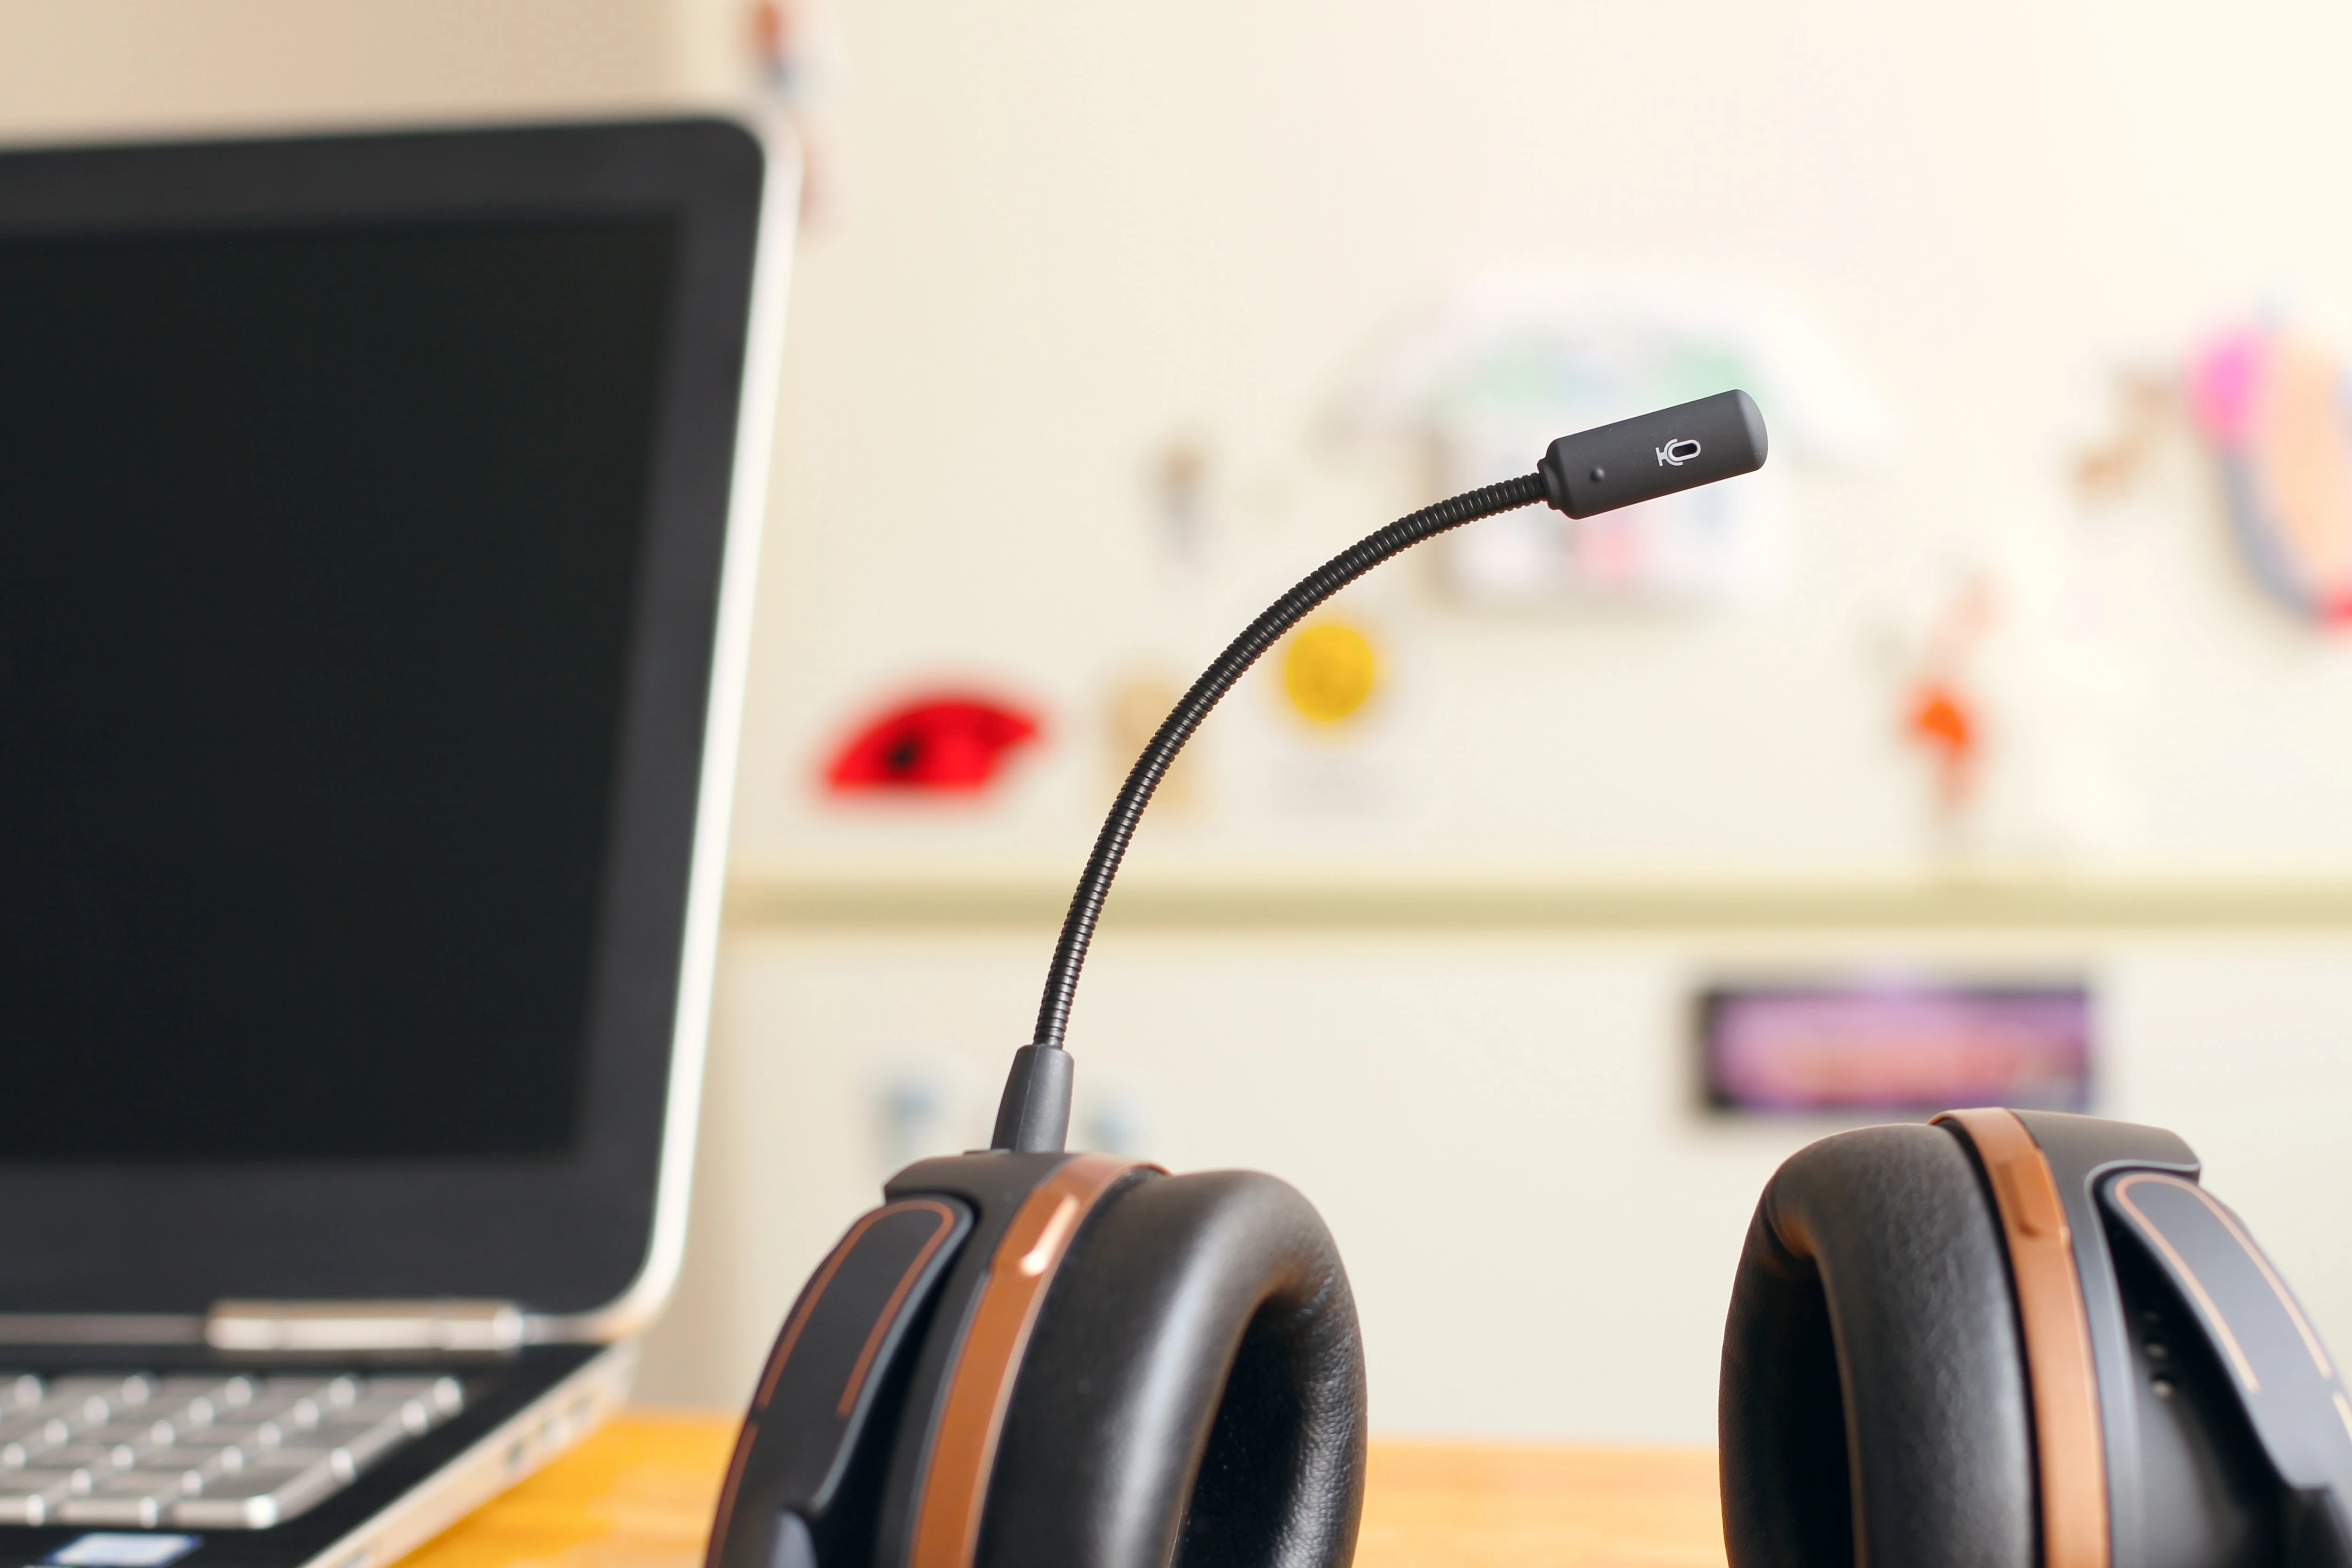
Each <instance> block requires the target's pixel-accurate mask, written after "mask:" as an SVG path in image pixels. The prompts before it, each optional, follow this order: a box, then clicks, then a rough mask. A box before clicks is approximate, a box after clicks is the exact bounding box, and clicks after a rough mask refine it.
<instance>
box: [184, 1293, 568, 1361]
mask: <svg viewBox="0 0 2352 1568" xmlns="http://www.w3.org/2000/svg"><path fill="white" fill-rule="evenodd" d="M522 1340H523V1315H522V1310H521V1309H520V1307H517V1306H516V1305H515V1304H514V1303H513V1302H512V1301H216V1302H215V1303H214V1304H213V1310H212V1311H211V1312H208V1313H206V1314H205V1343H206V1344H209V1345H211V1346H212V1347H213V1348H214V1349H215V1350H221V1351H236V1352H243V1353H246V1354H302V1353H304V1352H313V1353H331V1352H346V1353H353V1354H361V1353H367V1352H415V1353H419V1354H457V1355H467V1354H473V1355H479V1354H498V1353H499V1352H503V1351H510V1350H513V1349H515V1348H516V1347H517V1346H519V1345H520V1344H521V1343H522Z"/></svg>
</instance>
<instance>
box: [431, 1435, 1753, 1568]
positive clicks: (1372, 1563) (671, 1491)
mask: <svg viewBox="0 0 2352 1568" xmlns="http://www.w3.org/2000/svg"><path fill="white" fill-rule="evenodd" d="M734 1436H735V1424H734V1421H733V1420H732V1419H731V1418H730V1417H727V1416H702V1415H693V1416H656V1415H635V1416H628V1417H626V1418H625V1419H622V1420H618V1421H615V1422H614V1423H613V1424H612V1425H610V1426H608V1427H605V1428H604V1430H602V1431H600V1432H598V1433H597V1434H596V1435H595V1436H594V1437H591V1438H589V1439H588V1441H587V1442H586V1443H584V1444H583V1445H582V1446H581V1447H580V1448H578V1449H577V1450H576V1451H574V1452H573V1453H572V1454H571V1455H569V1456H567V1457H566V1458H563V1459H562V1460H559V1461H558V1462H557V1463H555V1464H554V1465H551V1466H550V1467H549V1468H548V1469H546V1470H544V1471H542V1472H541V1473H540V1474H539V1475H537V1476H535V1477H533V1478H532V1479H530V1480H528V1481H525V1482H524V1483H523V1484H522V1485H521V1486H520V1487H518V1488H516V1489H515V1490H513V1491H510V1492H509V1493H507V1494H506V1496H504V1497H502V1498H500V1499H499V1500H498V1501H496V1502H494V1503H492V1504H490V1506H489V1507H488V1508H486V1509H483V1510H482V1511H480V1512H478V1513H477V1514H475V1515H474V1516H473V1517H471V1518H470V1519H467V1521H465V1522H463V1523H462V1524H459V1525H458V1526H457V1528H455V1529H453V1530H451V1531H449V1532H448V1533H447V1534H446V1535H443V1536H442V1537H441V1538H440V1539H439V1540H437V1541H436V1542H433V1543H432V1544H431V1545H429V1546H426V1547H425V1549H424V1550H422V1551H421V1552H416V1553H415V1555H414V1556H412V1557H410V1558H409V1559H408V1562H407V1563H406V1565H405V1568H510V1565H512V1564H518V1563H529V1564H530V1565H531V1568H696V1565H697V1564H698V1563H700V1562H701V1560H702V1546H703V1540H704V1537H705V1535H706V1534H707V1533H708V1532H709V1528H710V1510H711V1506H712V1504H713V1502H714V1500H716V1498H717V1497H718V1493H719V1471H720V1470H721V1469H723V1468H724V1467H725V1465H726V1462H727V1452H728V1447H729V1445H730V1443H731V1442H732V1441H733V1439H734ZM1356 1562H1357V1563H1358V1565H1359V1568H1407V1565H1408V1564H1410V1565H1412V1568H1721V1564H1722V1563H1723V1537H1722V1531H1721V1530H1720V1528H1719V1526H1718V1524H1717V1511H1716V1491H1715V1455H1714V1453H1713V1452H1712V1451H1711V1450H1709V1449H1705V1448H1533V1447H1521V1446H1515V1445H1503V1444H1474V1443H1460V1444H1439V1443H1398V1442H1383V1443H1375V1444H1373V1445H1372V1469H1371V1481H1370V1494H1369V1496H1368V1497H1367V1498H1366V1500H1365V1504H1364V1531H1363V1538H1362V1542H1361V1544H1360V1546H1359V1547H1358V1549H1357V1552H1356Z"/></svg>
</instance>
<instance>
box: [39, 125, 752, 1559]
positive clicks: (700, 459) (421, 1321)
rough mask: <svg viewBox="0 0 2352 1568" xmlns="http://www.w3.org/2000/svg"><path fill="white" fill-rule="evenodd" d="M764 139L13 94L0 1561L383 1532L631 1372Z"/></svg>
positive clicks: (701, 752) (725, 551)
mask: <svg viewBox="0 0 2352 1568" xmlns="http://www.w3.org/2000/svg"><path fill="white" fill-rule="evenodd" d="M792 183H793V172H792V166H791V161H790V159H789V158H788V157H786V156H772V155H767V154H763V151H762V148H761V144H760V142H759V141H758V140H757V139H756V138H755V137H753V136H752V135H751V134H750V133H748V132H747V131H744V130H743V129H741V128H740V127H737V126H734V125H731V124H728V123H724V122H720V121H717V120H672V121H665V122H646V123H624V124H591V125H567V126H552V127H512V128H499V129H486V130H462V131H437V132H429V133H413V134H387V135H356V136H341V137H331V138H315V139H300V140H274V141H223V142H218V143H212V144H205V145H171V146H160V145H159V146H113V147H101V148H77V149H54V148H53V149H46V150H30V151H23V152H10V153H5V154H0V1072H4V1073H5V1079H0V1082H5V1089H0V1094H5V1107H6V1116H5V1122H6V1131H5V1133H0V1568H9V1565H14V1564H18V1563H59V1564H69V1565H74V1568H163V1565H164V1564H167V1563H175V1562H176V1563H188V1564H191V1565H192V1568H210V1565H214V1564H217V1565H219V1568H265V1565H266V1568H297V1565H300V1564H319V1565H321V1568H377V1565H380V1564H384V1563H389V1562H391V1561H392V1560H393V1559H394V1558H396V1557H398V1556H399V1555H400V1554H401V1553H403V1552H406V1551H407V1550H409V1549H410V1548H412V1547H414V1546H415V1545H417V1544H419V1543H420V1542H424V1541H425V1539H427V1538H428V1537H430V1536H431V1535H433V1534H434V1533H436V1531H440V1530H441V1529H443V1528H444V1527H446V1525H448V1524H449V1523H451V1522H452V1521H455V1520H457V1518H458V1517H459V1516H460V1515H462V1514H463V1513H464V1512H465V1511H467V1510H468V1509H470V1508H473V1507H474V1506H476V1505H478V1503H480V1502H482V1501H484V1500H487V1499H488V1498H489V1497H491V1496H492V1495H494V1494H495V1493H496V1492H498V1491H499V1490H500V1489H502V1488H504V1487H506V1486H508V1485H509V1484H511V1483H512V1482H514V1481H515V1480H516V1479H519V1478H520V1477H522V1476H523V1475H525V1474H527V1473H528V1472H530V1470H532V1469H535V1468H537V1467H538V1466H540V1465H541V1464H543V1463H545V1462H546V1461H547V1460H548V1459H549V1458H551V1457H553V1456H554V1455H556V1454H557V1453H559V1452H561V1451H562V1449H564V1448H566V1447H568V1446H569V1445H571V1444H572V1443H575V1442H577V1441H578V1440H579V1438H580V1437H582V1436H583V1435H584V1434H585V1433H586V1432H587V1431H588V1430H589V1429H590V1428H591V1427H593V1425H594V1424H595V1423H596V1421H597V1420H598V1418H599V1417H600V1416H603V1415H604V1413H605V1412H607V1411H608V1410H610V1409H612V1408H613V1407H614V1405H615V1404H617V1403H618V1402H619V1401H620V1400H621V1399H622V1397H623V1396H624V1393H625V1389H626V1387H627V1383H628V1375H629V1370H630V1357H631V1353H630V1341H631V1336H632V1335H634V1334H635V1333H638V1332H639V1331H641V1330H642V1329H643V1328H644V1327H645V1326H646V1323H647V1322H648V1321H649V1320H650V1319H651V1317H652V1315H653V1314H654V1312H655V1311H656V1308H657V1307H658V1306H659V1304H660V1302H661V1301H662V1299H663V1296H664V1293H665V1291H667V1288H668V1285H669V1283H670V1281H671V1278H672V1276H673V1274H674V1273H675V1271H676V1270H677V1262H678V1258H679V1253H680V1249H681V1248H682V1246H683V1228H684V1224H685V1217H686V1196H687V1195H686V1187H687V1177H688V1167H689V1165H690V1156H691V1150H690V1145H691V1141H692V1133H693V1127H694V1117H695V1111H696V1095H697V1092H698V1077H699V1068H700V1060H701V1052H702V1037H703V1030H704V1023H705V1018H706V1014H707V1010H708V1005H709V984H710V969H711V963H712V956H713V951H714V947H715V944H716V938H717V933H718V920H719V893H720V880H721V873H722V870H723V849H724V845H723V838H724V833H725V830H726V823H727V817H728V806H729V792H730V784H731V780H732V773H733V763H734V752H735V746H734V739H735V721H736V710H737V707H738V704H739V699H740V687H741V680H742V670H743V660H744V653H745V644H746V641H747V636H748V632H749V621H750V612H751V600H750V594H751V569H752V564H753V563H752V555H753V545H754V538H755V535H756V531H757V524H758V521H759V517H760V515H761V507H762V504H763V502H764V498H765V476H764V448H765V444H766V439H767V435H768V432H769V427H770V425H771V423H772V407H773V404H772V390H771V389H772V381H773V370H774V360H775V351H776V348H777V332H778V328H779V326H780V319H781V317H780V311H781V305H782V293H781V285H782V262H783V260H784V257H785V256H786V255H787V253H788V248H789V246H788V242H789V238H790V224H791V221H792V214H793V189H792Z"/></svg>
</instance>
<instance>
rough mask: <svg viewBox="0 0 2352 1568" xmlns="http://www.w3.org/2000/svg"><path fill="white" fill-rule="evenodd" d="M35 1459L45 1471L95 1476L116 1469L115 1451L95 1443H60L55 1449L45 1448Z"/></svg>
mask: <svg viewBox="0 0 2352 1568" xmlns="http://www.w3.org/2000/svg"><path fill="white" fill-rule="evenodd" d="M33 1458H34V1462H35V1463H36V1464H37V1465H38V1466H39V1467H40V1468H41V1469H45V1470H81V1471H84V1472H87V1473H88V1474H89V1475H93V1476H97V1475H103V1474H104V1473H105V1472H107V1471H108V1470H110V1469H114V1468H115V1466H114V1450H113V1449H111V1448H100V1447H99V1446H98V1445H97V1444H95V1443H81V1442H73V1443H60V1444H58V1446H57V1447H56V1448H43V1449H42V1450H41V1451H40V1452H39V1453H37V1454H36V1455H34V1456H33Z"/></svg>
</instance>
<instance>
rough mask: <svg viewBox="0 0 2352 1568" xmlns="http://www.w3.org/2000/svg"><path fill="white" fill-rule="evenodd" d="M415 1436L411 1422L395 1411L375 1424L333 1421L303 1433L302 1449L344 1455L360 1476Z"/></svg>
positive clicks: (372, 1422) (377, 1420)
mask: <svg viewBox="0 0 2352 1568" xmlns="http://www.w3.org/2000/svg"><path fill="white" fill-rule="evenodd" d="M413 1436H415V1434H414V1433H413V1432H411V1431H410V1430H409V1427H408V1423H407V1422H406V1421H405V1420H404V1419H403V1418H402V1417H401V1416H400V1415H399V1414H398V1413H397V1412H395V1413H394V1414H393V1415H390V1416H382V1417H380V1418H378V1419H376V1420H374V1421H329V1422H327V1423H325V1424H324V1425H322V1426H320V1427H318V1428H317V1429H316V1430H315V1431H310V1432H305V1433H303V1434H302V1446H303V1447H304V1448H326V1449H330V1450H331V1451H333V1452H335V1453H338V1454H341V1455H343V1456H344V1457H345V1458H347V1459H348V1460H349V1461H350V1463H351V1468H352V1474H353V1475H357V1474H358V1473H359V1472H360V1471H362V1470H363V1469H367V1468H368V1466H370V1465H372V1464H373V1463H375V1461H376V1460H377V1459H379V1458H382V1457H383V1456H384V1455H385V1454H388V1453H390V1452H392V1450H393V1449H394V1448H398V1447H400V1446H401V1445H402V1444H403V1443H405V1442H406V1441H408V1439H409V1438H410V1437H413Z"/></svg>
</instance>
